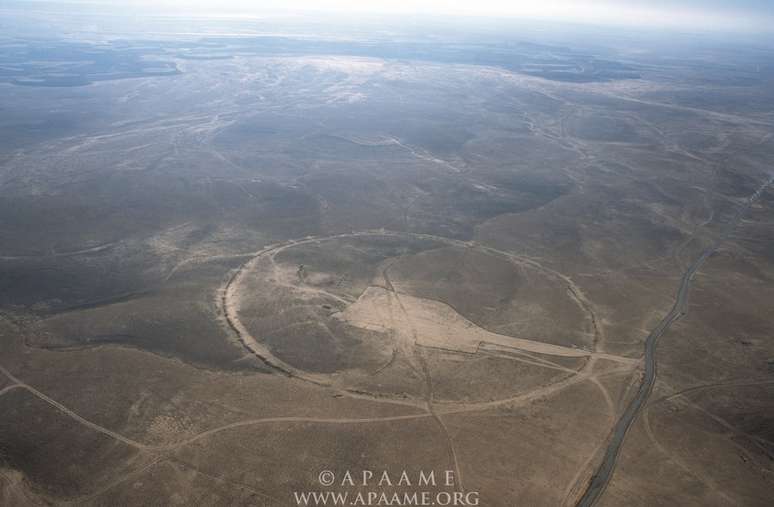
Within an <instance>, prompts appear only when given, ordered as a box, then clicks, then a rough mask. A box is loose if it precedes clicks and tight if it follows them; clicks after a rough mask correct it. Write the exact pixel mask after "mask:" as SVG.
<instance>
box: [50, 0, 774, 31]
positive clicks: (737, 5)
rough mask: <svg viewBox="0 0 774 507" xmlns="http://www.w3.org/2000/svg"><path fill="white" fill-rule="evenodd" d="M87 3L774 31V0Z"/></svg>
mask: <svg viewBox="0 0 774 507" xmlns="http://www.w3.org/2000/svg"><path fill="white" fill-rule="evenodd" d="M76 1H77V0H76ZM50 3H54V4H56V3H58V2H56V1H55V0H54V1H52V2H50ZM61 3H67V2H61ZM83 3H99V4H102V5H124V6H125V5H129V6H134V7H154V8H165V7H166V8H168V9H169V8H173V9H175V10H179V11H181V12H183V11H185V12H188V13H190V12H201V13H224V14H225V13H237V12H238V13H242V14H260V12H261V11H262V10H265V9H267V8H268V9H277V8H282V9H289V10H322V11H346V12H366V13H392V14H401V13H405V14H461V15H479V16H512V17H519V18H533V19H535V18H536V19H553V20H557V21H574V22H588V23H600V24H621V25H634V26H651V27H653V26H655V27H668V28H687V29H700V30H705V29H720V30H745V31H747V30H755V31H771V30H772V29H773V28H772V27H774V0H731V1H728V0H724V1H723V0H284V1H278V0H272V1H264V0H110V1H108V0H85V1H84V2H83Z"/></svg>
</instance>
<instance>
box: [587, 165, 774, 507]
mask: <svg viewBox="0 0 774 507" xmlns="http://www.w3.org/2000/svg"><path fill="white" fill-rule="evenodd" d="M773 181H774V176H772V177H771V178H769V179H768V180H767V181H766V182H765V183H764V184H763V185H761V186H760V187H759V188H758V190H757V191H756V192H755V193H754V194H753V195H751V196H750V198H749V199H748V200H747V202H746V203H745V205H744V206H741V207H740V208H739V210H738V211H737V213H736V215H734V217H733V219H732V220H730V221H729V223H728V225H727V226H726V228H725V229H724V230H723V233H722V234H721V235H720V236H719V237H718V239H717V240H716V241H715V242H714V243H713V244H712V245H711V246H709V247H708V248H707V249H706V250H704V251H703V252H702V253H701V255H700V256H699V257H698V258H697V259H696V260H695V261H694V262H693V263H692V264H691V265H690V266H689V267H688V269H687V270H686V271H685V273H684V274H683V277H682V279H681V280H680V288H679V289H678V291H677V297H676V299H675V304H674V305H673V306H672V309H671V310H670V311H669V313H668V314H667V315H666V316H665V317H664V318H663V319H662V320H661V322H659V323H658V325H657V326H656V328H655V329H653V331H651V332H650V334H649V335H648V337H647V339H646V340H645V375H644V377H643V379H642V383H641V384H640V387H639V389H638V390H637V395H636V396H635V397H634V399H633V400H632V401H631V403H629V406H628V407H626V411H625V412H624V413H623V415H622V416H621V418H620V419H619V420H618V422H617V423H616V425H615V428H614V430H613V437H612V438H611V440H610V443H609V444H608V446H607V451H605V456H604V458H603V460H602V463H601V464H600V465H599V468H598V469H597V471H596V473H595V474H594V476H593V477H592V478H591V482H590V483H589V485H588V488H587V489H586V491H585V492H584V494H583V496H582V497H581V499H580V500H579V501H578V504H577V505H578V507H590V506H592V505H594V504H595V503H596V502H597V500H599V498H600V497H601V496H602V493H604V491H605V488H606V487H607V484H608V483H609V482H610V478H611V477H612V475H613V470H614V469H615V465H616V459H617V458H618V453H619V452H620V450H621V447H622V446H623V442H624V438H626V432H627V431H628V430H629V427H631V425H632V423H633V422H634V420H635V419H636V418H637V415H638V414H639V412H640V409H641V408H642V407H643V405H644V404H645V402H646V401H647V399H648V396H650V392H651V390H652V389H653V384H654V383H655V382H656V345H657V344H658V339H659V338H661V336H663V335H664V333H666V331H667V330H668V329H669V326H671V325H672V323H673V322H675V321H676V320H677V319H679V318H680V317H682V316H683V315H685V314H686V313H687V311H688V308H687V303H688V291H689V290H690V288H691V281H692V280H693V276H694V275H695V274H696V272H697V271H698V270H699V269H700V268H701V266H702V265H703V264H704V262H705V261H706V260H707V259H708V258H709V257H710V255H712V254H713V253H715V251H716V250H717V249H718V247H720V245H721V243H723V241H725V240H726V238H727V237H728V236H729V235H730V234H731V232H732V231H733V230H734V229H735V228H736V226H737V224H738V223H739V221H740V220H741V219H742V216H743V215H744V214H745V212H747V210H748V209H750V206H752V204H753V202H755V200H756V199H758V197H760V195H761V193H762V192H763V191H764V190H765V189H766V187H768V186H769V185H770V184H771V183H772V182H773Z"/></svg>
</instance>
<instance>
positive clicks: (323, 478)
mask: <svg viewBox="0 0 774 507" xmlns="http://www.w3.org/2000/svg"><path fill="white" fill-rule="evenodd" d="M317 479H318V480H319V481H320V484H322V485H323V486H333V483H334V481H336V475H335V474H334V473H333V472H331V471H330V470H323V471H322V472H320V475H319V476H317Z"/></svg>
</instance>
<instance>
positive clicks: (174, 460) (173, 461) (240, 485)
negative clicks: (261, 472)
mask: <svg viewBox="0 0 774 507" xmlns="http://www.w3.org/2000/svg"><path fill="white" fill-rule="evenodd" d="M167 463H169V464H170V465H172V464H175V465H180V466H181V467H183V468H187V469H188V470H192V471H194V472H196V473H197V474H199V475H201V476H203V477H207V478H208V479H210V480H213V481H215V482H225V483H227V484H231V485H233V486H236V487H237V488H240V489H245V490H247V491H249V492H251V493H253V494H255V495H258V496H260V497H262V498H265V499H268V500H271V501H273V502H276V504H277V505H280V504H281V502H280V501H279V500H278V499H277V498H274V497H273V496H271V495H268V494H266V493H263V492H262V491H258V490H257V489H254V488H252V487H250V486H248V485H247V484H244V483H241V482H235V481H232V480H229V479H226V478H225V477H219V476H217V475H212V474H209V473H207V472H205V471H203V470H201V469H199V468H197V467H195V466H194V465H192V464H190V463H188V462H185V461H183V460H181V459H179V458H169V459H168V460H167Z"/></svg>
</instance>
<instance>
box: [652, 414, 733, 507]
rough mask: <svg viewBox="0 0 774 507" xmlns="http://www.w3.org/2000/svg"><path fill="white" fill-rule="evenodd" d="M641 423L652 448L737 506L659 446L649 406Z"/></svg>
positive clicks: (712, 484) (713, 484) (710, 483)
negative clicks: (651, 422) (651, 421)
mask: <svg viewBox="0 0 774 507" xmlns="http://www.w3.org/2000/svg"><path fill="white" fill-rule="evenodd" d="M642 422H643V426H644V427H645V433H646V434H647V435H648V439H649V440H650V441H651V442H652V443H653V446H654V447H655V448H656V449H657V450H658V451H659V452H660V453H661V454H663V455H664V456H666V458H667V459H668V460H669V461H671V462H672V463H674V464H675V465H677V466H678V467H680V468H681V469H682V470H683V472H685V473H687V474H688V475H690V476H691V477H693V478H694V479H696V480H697V481H699V482H701V483H702V484H704V485H706V486H707V487H708V488H709V489H711V490H712V491H713V492H714V493H715V494H717V495H719V496H721V497H723V499H724V500H725V501H726V502H728V503H729V504H731V505H733V504H737V502H734V500H732V499H731V497H729V496H728V495H726V494H725V493H724V492H723V490H722V489H721V488H719V487H718V486H717V484H715V483H714V481H712V480H710V479H709V478H708V477H702V476H699V475H698V474H696V473H695V472H693V471H692V470H691V469H690V467H688V465H686V464H685V463H684V462H683V461H682V460H680V459H678V458H677V457H675V456H674V454H672V453H670V452H669V451H667V450H666V449H665V448H664V446H662V445H661V442H659V441H658V439H657V438H656V434H655V433H654V431H653V427H652V426H651V424H650V405H649V406H647V407H645V409H644V410H643V412H642Z"/></svg>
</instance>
